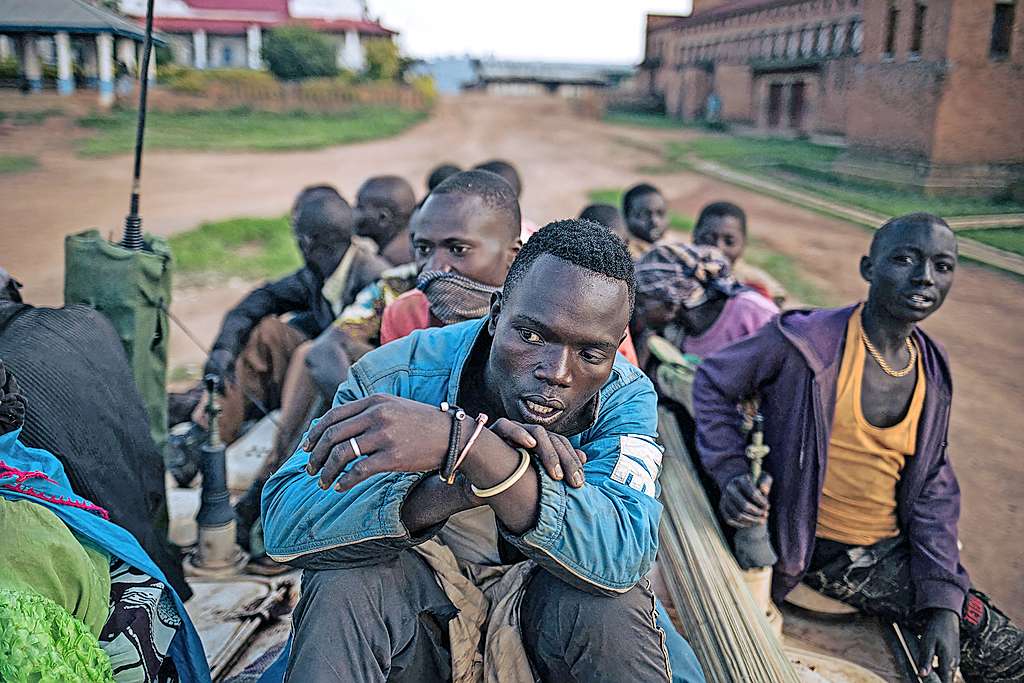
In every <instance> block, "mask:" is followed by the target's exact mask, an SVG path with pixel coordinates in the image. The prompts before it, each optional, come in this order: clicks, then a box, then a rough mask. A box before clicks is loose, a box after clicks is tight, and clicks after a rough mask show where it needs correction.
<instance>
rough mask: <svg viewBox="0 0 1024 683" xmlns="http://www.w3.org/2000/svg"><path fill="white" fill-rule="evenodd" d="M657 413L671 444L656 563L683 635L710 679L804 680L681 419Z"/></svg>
mask: <svg viewBox="0 0 1024 683" xmlns="http://www.w3.org/2000/svg"><path fill="white" fill-rule="evenodd" d="M658 416H659V420H658V424H659V431H660V433H661V438H662V441H663V442H664V444H665V447H666V454H665V458H664V461H663V465H664V468H663V470H662V474H661V484H662V494H661V500H662V503H663V504H664V506H665V514H664V515H663V516H662V520H661V532H660V535H661V548H660V551H659V553H658V563H659V565H660V567H661V573H662V576H663V578H664V581H665V584H666V586H667V587H668V591H669V594H670V595H671V596H672V600H673V602H674V603H675V606H676V609H677V611H678V613H679V620H680V626H682V633H683V636H685V637H686V639H687V640H688V641H689V643H690V645H691V646H692V647H693V650H694V652H695V653H696V655H697V658H698V659H699V660H700V663H701V666H702V667H703V669H704V675H705V677H706V678H707V680H708V681H709V683H737V682H742V683H799V681H800V678H799V676H798V675H797V673H796V671H795V670H794V668H793V666H792V664H790V662H789V660H788V659H787V658H786V654H785V652H783V650H782V644H781V643H780V642H779V640H778V639H777V638H776V637H775V636H774V635H773V634H772V632H771V630H770V627H769V626H768V622H767V621H766V620H765V617H764V615H763V614H762V613H761V610H759V609H758V608H757V606H756V605H755V604H754V601H753V598H752V597H751V595H750V591H749V590H748V589H747V586H746V583H745V582H744V580H743V576H742V573H741V572H740V568H739V566H738V565H737V564H736V561H735V560H734V559H733V556H732V553H731V552H730V550H729V547H728V545H727V544H726V542H725V538H724V536H723V535H722V532H721V530H720V529H719V527H718V522H717V520H716V519H715V515H714V513H713V511H712V509H711V505H710V504H709V502H708V499H707V496H706V495H705V493H704V490H703V489H702V488H701V485H700V481H699V480H698V478H697V473H696V471H695V470H694V467H693V464H692V463H691V461H690V456H689V454H688V453H687V451H686V447H685V445H684V444H683V439H682V434H681V433H680V431H679V425H678V423H677V422H676V418H675V417H674V416H673V415H672V413H671V412H669V411H668V410H666V409H664V408H659V409H658Z"/></svg>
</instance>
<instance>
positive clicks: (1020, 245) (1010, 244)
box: [956, 228, 1024, 256]
mask: <svg viewBox="0 0 1024 683" xmlns="http://www.w3.org/2000/svg"><path fill="white" fill-rule="evenodd" d="M956 234H957V235H962V236H963V237H970V238H971V239H973V240H977V241H978V242H981V243H983V244H987V245H989V246H990V247H996V248H997V249H1004V250H1006V251H1012V252H1013V253H1015V254H1020V255H1021V256H1024V228H987V229H984V230H957V232H956Z"/></svg>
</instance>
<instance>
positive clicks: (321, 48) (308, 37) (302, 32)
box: [263, 26, 338, 81]
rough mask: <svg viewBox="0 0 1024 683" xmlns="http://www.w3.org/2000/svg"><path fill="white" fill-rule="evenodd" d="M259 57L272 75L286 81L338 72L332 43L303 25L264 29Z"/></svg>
mask: <svg viewBox="0 0 1024 683" xmlns="http://www.w3.org/2000/svg"><path fill="white" fill-rule="evenodd" d="M263 59H264V61H266V63H267V68H269V69H270V72H271V73H272V74H274V75H275V76H277V77H278V78H280V79H282V80H286V81H296V80H301V79H303V78H317V77H322V76H337V75H338V63H337V59H336V56H335V51H334V45H332V44H331V41H330V40H329V39H328V38H327V37H326V36H324V35H323V34H321V33H317V32H316V31H314V30H313V29H311V28H307V27H305V26H282V27H280V28H274V29H271V30H270V31H268V32H267V33H266V35H265V36H264V37H263Z"/></svg>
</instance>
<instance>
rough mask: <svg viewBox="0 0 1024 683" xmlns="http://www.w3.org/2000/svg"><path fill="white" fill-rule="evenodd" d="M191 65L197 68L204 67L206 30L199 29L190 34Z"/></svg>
mask: <svg viewBox="0 0 1024 683" xmlns="http://www.w3.org/2000/svg"><path fill="white" fill-rule="evenodd" d="M192 66H194V67H195V68H197V69H205V68H206V31H203V30H199V31H196V32H194V33H193V34H192Z"/></svg>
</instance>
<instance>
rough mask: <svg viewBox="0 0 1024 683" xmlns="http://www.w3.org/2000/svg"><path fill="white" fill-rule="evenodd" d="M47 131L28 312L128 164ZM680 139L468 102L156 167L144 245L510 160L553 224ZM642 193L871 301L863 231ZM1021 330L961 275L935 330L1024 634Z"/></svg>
mask: <svg viewBox="0 0 1024 683" xmlns="http://www.w3.org/2000/svg"><path fill="white" fill-rule="evenodd" d="M62 126H64V128H62ZM42 132H43V133H44V135H39V136H35V137H34V138H32V139H31V140H19V141H16V142H15V143H13V144H14V145H16V146H17V147H18V148H19V149H25V150H26V151H27V152H31V153H37V152H38V154H39V158H40V169H39V170H37V171H34V172H31V173H27V174H22V175H17V176H13V177H10V178H4V179H3V180H2V181H0V264H2V265H3V266H5V267H7V268H8V269H10V270H11V271H12V272H13V273H15V274H16V275H17V276H18V277H20V279H22V280H23V281H25V282H26V285H27V286H26V289H25V294H26V296H27V298H29V299H30V300H31V301H33V302H36V303H42V304H56V303H59V301H60V293H61V277H62V268H63V248H62V239H63V236H64V235H65V234H66V233H69V232H72V231H76V230H80V229H83V228H86V227H94V226H98V227H100V229H101V230H102V231H103V232H108V231H115V232H116V231H119V230H120V225H121V221H122V219H123V215H124V212H125V206H126V200H127V190H128V177H129V169H130V163H129V160H128V158H127V157H119V158H114V159H101V160H85V159H78V158H75V157H74V156H73V154H72V153H71V152H70V151H69V147H68V145H67V144H66V142H64V141H63V139H64V138H63V136H66V135H67V133H68V129H67V127H66V124H62V123H60V122H59V121H52V122H48V123H47V124H46V125H45V127H44V128H43V129H42ZM683 135H686V133H682V132H668V131H649V130H640V129H627V128H621V127H613V126H608V125H605V124H601V123H598V122H595V121H589V120H583V119H579V118H576V117H574V116H572V115H571V114H570V113H569V112H568V111H567V109H566V108H565V107H564V105H563V104H562V103H561V102H558V101H553V100H534V101H514V100H504V99H486V98H473V99H461V100H457V101H451V102H445V103H443V104H442V106H441V108H440V111H439V112H438V114H437V115H436V116H435V117H433V118H432V119H431V120H430V121H428V122H426V123H424V124H422V125H420V126H418V127H417V128H415V129H413V130H411V131H409V132H407V133H406V134H404V135H402V136H399V137H397V138H393V139H390V140H384V141H378V142H373V143H368V144H361V145H354V146H349V147H339V148H332V149H327V150H321V151H315V152H301V153H284V154H265V155H264V154H213V153H210V154H206V153H149V154H147V156H146V163H145V175H144V188H143V204H142V207H143V215H144V218H145V225H146V228H147V229H148V230H151V231H154V232H158V233H161V234H170V233H173V232H175V231H178V230H182V229H187V228H190V227H193V226H194V225H195V224H197V223H199V222H201V221H204V220H212V219H220V218H228V217H235V216H241V215H278V214H281V213H283V212H285V211H286V209H287V207H288V206H289V204H290V202H291V200H292V198H293V196H294V194H295V193H296V191H297V190H298V189H299V188H301V187H302V186H303V185H305V184H308V183H312V182H323V181H327V182H333V183H335V184H336V185H337V186H338V187H339V188H341V190H342V192H343V194H345V195H346V196H347V197H350V198H351V197H352V196H353V194H354V192H355V189H356V188H357V186H358V184H359V182H360V181H361V180H362V179H363V178H365V177H366V176H367V175H370V174H375V173H398V174H400V175H403V176H405V177H407V178H408V179H409V180H410V181H411V182H413V183H414V185H415V186H416V187H417V189H419V188H421V187H422V185H423V179H424V177H425V175H426V173H427V171H428V169H430V168H431V167H432V166H433V165H434V164H436V163H438V162H440V161H453V162H456V163H459V164H464V165H465V164H472V163H474V162H478V161H481V160H483V159H486V158H490V157H506V158H509V159H511V160H513V161H514V162H515V163H516V164H517V165H518V166H519V167H520V169H521V171H522V172H523V176H524V180H525V183H524V185H525V193H524V197H523V205H524V210H525V213H526V214H527V215H528V216H529V217H530V218H532V219H533V220H534V221H536V222H538V223H543V222H545V221H547V220H550V219H554V218H562V217H565V216H569V215H576V213H577V212H578V211H579V209H580V208H581V206H582V205H583V203H584V201H585V195H586V192H587V191H588V190H590V189H593V188H599V187H621V186H624V185H626V184H628V183H632V182H636V181H638V180H641V179H643V178H642V176H640V175H639V174H637V172H636V169H637V167H639V166H642V165H645V164H648V165H649V164H651V163H652V162H653V161H654V159H653V158H652V157H651V155H650V154H649V153H648V152H645V151H644V150H643V144H639V145H638V144H629V143H630V142H631V141H632V142H633V143H645V144H650V143H654V142H658V141H659V140H663V139H667V138H669V137H670V136H675V137H680V136H683ZM3 144H4V145H5V147H6V146H8V141H3ZM647 179H648V180H651V181H652V182H654V183H656V184H657V185H659V186H660V187H662V188H663V189H664V190H665V193H666V195H667V197H668V198H669V201H670V203H671V205H672V207H673V208H675V209H677V210H680V211H683V212H686V213H689V214H691V215H692V214H695V213H696V211H697V210H698V209H699V208H700V206H701V205H702V204H703V203H705V202H707V201H711V200H714V199H731V200H733V201H737V202H738V203H740V204H741V205H743V206H744V207H745V208H746V210H747V212H748V214H749V215H750V216H751V230H752V231H753V232H754V233H755V234H756V235H757V236H758V237H759V238H761V239H763V240H765V241H766V242H767V243H768V244H769V246H771V247H773V248H775V249H777V250H779V251H783V252H785V253H787V254H789V255H790V256H792V257H793V258H795V259H796V260H797V261H798V262H799V264H800V265H801V266H802V267H803V268H804V270H805V273H806V275H807V277H808V278H809V279H810V280H811V281H812V282H814V283H815V284H817V285H818V286H819V287H821V288H822V289H823V290H824V291H826V292H827V293H828V294H829V295H830V297H831V298H832V299H834V300H836V301H846V300H853V299H855V298H857V297H860V296H863V295H864V292H865V288H864V285H863V283H862V282H861V281H860V278H859V276H858V274H857V258H858V256H859V255H860V254H861V253H863V251H864V250H865V248H866V246H867V243H868V240H869V238H870V236H869V234H868V233H867V232H866V231H864V230H861V229H859V228H856V227H853V226H850V225H848V224H846V223H842V222H839V221H835V220H830V219H827V218H822V217H821V216H818V215H817V214H814V213H811V212H809V211H806V210H803V209H799V208H794V207H791V206H787V205H786V204H784V203H782V202H780V201H778V200H774V199H769V198H766V197H762V196H760V195H756V194H753V193H750V192H747V191H744V190H739V189H736V188H734V187H732V186H729V185H725V184H723V183H721V182H719V181H714V180H710V179H707V178H703V177H700V176H697V175H693V174H675V175H668V176H658V177H651V178H647ZM245 287H246V283H241V282H233V283H228V284H226V285H224V286H222V287H220V288H218V289H217V290H215V291H213V292H210V291H203V292H196V291H184V292H181V293H180V294H179V295H178V299H177V301H176V303H175V309H176V312H177V314H178V315H180V316H181V317H183V318H184V319H185V320H187V321H188V322H189V324H190V325H191V326H193V327H194V328H195V329H196V330H197V332H198V333H199V334H200V336H201V337H202V338H203V339H204V340H209V339H210V338H211V337H212V335H213V334H214V332H215V330H216V326H217V322H218V320H219V316H220V315H221V313H222V312H223V310H225V309H226V308H227V307H229V306H230V305H231V304H232V303H234V301H236V300H237V299H238V298H239V296H241V294H242V293H243V292H244V290H245ZM1022 317H1024V283H1022V282H1021V281H1020V280H1017V279H1012V278H1009V277H1006V276H1003V275H1000V274H998V273H995V272H992V271H989V270H986V269H983V268H979V267H975V266H971V265H968V264H963V265H961V267H960V269H959V271H958V274H957V281H956V285H955V286H954V289H953V292H952V294H951V295H950V297H949V299H948V300H947V303H946V305H945V307H944V308H943V310H942V311H940V312H939V313H938V314H937V315H936V316H935V317H934V319H932V320H929V321H928V323H927V324H926V325H925V327H926V328H927V329H928V330H929V331H930V332H932V333H933V334H934V335H935V336H936V337H938V339H940V340H941V341H942V342H943V343H945V345H946V348H947V349H948V351H949V353H950V356H951V359H952V363H953V369H954V376H955V381H956V387H955V399H954V410H953V425H952V429H951V432H952V433H951V434H950V453H951V455H952V458H953V462H954V464H955V466H956V468H957V472H958V474H959V478H960V483H961V487H962V489H963V492H964V497H963V517H962V522H961V537H962V541H963V543H964V553H963V555H964V563H965V564H966V566H967V567H968V569H969V570H970V571H971V574H972V577H973V579H974V580H975V582H976V583H977V584H978V585H979V586H980V587H982V588H983V589H984V590H986V591H987V592H990V593H991V594H992V595H993V596H994V597H995V598H996V599H997V600H998V601H999V602H1000V603H1002V604H1003V605H1004V606H1005V607H1006V608H1007V611H1009V612H1010V613H1011V614H1012V615H1013V616H1014V617H1015V618H1016V619H1018V620H1024V580H1022V576H1024V545H1022V544H1021V543H1020V539H1021V537H1022V536H1024V505H1022V504H1021V502H1020V500H1021V492H1022V491H1024V467H1022V466H1021V465H1020V464H1019V463H1017V461H1016V457H1018V449H1017V448H1016V445H1015V444H1016V439H1015V437H1014V436H1013V434H1014V432H1015V428H1014V427H1013V425H1014V424H1016V421H1017V420H1018V419H1020V418H1019V416H1018V408H1017V405H1018V402H1019V400H1020V398H1021V396H1022V393H1024V376H1022V373H1021V370H1020V368H1021V367H1024V343H1022V342H1024V334H1022V327H1021V325H1020V320H1021V319H1022ZM173 340H174V344H173V347H172V355H173V362H186V361H196V360H198V358H199V354H198V352H197V351H196V350H194V349H193V348H192V347H191V345H190V344H189V342H187V341H186V340H184V338H183V335H180V334H177V333H176V334H175V337H173ZM1015 463H1017V464H1015Z"/></svg>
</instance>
